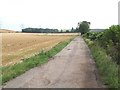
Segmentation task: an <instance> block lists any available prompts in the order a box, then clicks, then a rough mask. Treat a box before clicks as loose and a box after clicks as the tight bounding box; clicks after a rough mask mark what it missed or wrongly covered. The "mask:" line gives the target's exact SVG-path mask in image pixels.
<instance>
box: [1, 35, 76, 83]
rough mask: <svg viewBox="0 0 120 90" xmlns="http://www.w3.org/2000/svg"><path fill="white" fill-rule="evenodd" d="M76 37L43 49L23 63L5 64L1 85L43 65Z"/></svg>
mask: <svg viewBox="0 0 120 90" xmlns="http://www.w3.org/2000/svg"><path fill="white" fill-rule="evenodd" d="M74 38H75V37H73V38H71V39H69V40H66V41H63V42H60V43H58V44H57V45H56V46H54V47H53V48H52V49H51V50H49V51H46V52H45V51H41V52H40V53H39V54H37V55H35V56H33V57H30V58H28V59H25V60H24V61H23V62H22V63H18V64H15V65H13V66H5V67H1V68H0V69H1V71H2V76H1V77H0V79H1V80H2V82H0V85H3V84H5V82H7V81H9V80H11V79H13V78H15V77H17V76H19V75H21V74H23V73H25V72H26V71H28V70H30V69H31V68H34V67H37V66H40V65H43V64H45V63H47V62H48V60H49V58H52V57H53V56H55V55H56V54H57V53H58V52H60V51H61V50H62V49H63V48H64V47H66V46H67V45H68V44H69V43H70V42H71V41H72V40H73V39H74Z"/></svg>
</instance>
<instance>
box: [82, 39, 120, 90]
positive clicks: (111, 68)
mask: <svg viewBox="0 0 120 90" xmlns="http://www.w3.org/2000/svg"><path fill="white" fill-rule="evenodd" d="M84 40H85V41H86V43H87V44H88V46H89V48H90V50H91V53H92V56H93V58H94V60H95V62H96V65H97V67H98V70H99V73H100V76H101V79H102V82H103V83H104V84H105V85H107V87H108V88H116V89H117V88H120V85H119V82H118V81H119V80H118V79H119V77H118V69H119V65H117V64H116V63H115V62H113V60H111V58H110V57H109V56H108V55H107V54H106V51H105V50H104V49H103V48H101V47H100V46H99V45H98V44H97V43H95V42H93V41H90V40H88V39H84Z"/></svg>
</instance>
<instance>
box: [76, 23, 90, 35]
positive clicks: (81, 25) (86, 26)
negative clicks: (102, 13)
mask: <svg viewBox="0 0 120 90" xmlns="http://www.w3.org/2000/svg"><path fill="white" fill-rule="evenodd" d="M89 28H90V22H87V21H82V22H79V23H78V31H79V32H81V34H84V33H86V32H88V31H89Z"/></svg>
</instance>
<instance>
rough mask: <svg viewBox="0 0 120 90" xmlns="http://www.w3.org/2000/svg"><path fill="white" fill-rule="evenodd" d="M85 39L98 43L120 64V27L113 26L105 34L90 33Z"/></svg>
mask: <svg viewBox="0 0 120 90" xmlns="http://www.w3.org/2000/svg"><path fill="white" fill-rule="evenodd" d="M84 37H86V38H88V39H90V40H92V41H96V42H98V43H99V45H100V46H101V47H103V48H104V49H105V50H106V52H107V54H108V55H110V56H111V57H112V58H113V60H114V61H116V62H117V63H118V64H120V26H119V25H113V26H111V27H110V28H109V29H107V30H105V31H104V32H88V33H86V34H85V35H84Z"/></svg>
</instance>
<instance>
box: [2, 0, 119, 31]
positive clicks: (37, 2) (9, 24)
mask: <svg viewBox="0 0 120 90" xmlns="http://www.w3.org/2000/svg"><path fill="white" fill-rule="evenodd" d="M118 1H119V0H0V28H3V29H12V30H15V31H20V30H21V29H22V28H27V27H33V28H34V27H37V28H55V29H71V28H72V27H74V28H76V27H77V23H78V22H81V21H89V22H91V25H90V28H95V29H96V28H109V27H110V26H111V25H116V24H118Z"/></svg>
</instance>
